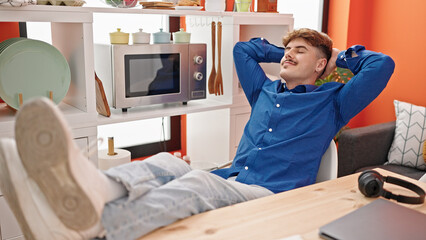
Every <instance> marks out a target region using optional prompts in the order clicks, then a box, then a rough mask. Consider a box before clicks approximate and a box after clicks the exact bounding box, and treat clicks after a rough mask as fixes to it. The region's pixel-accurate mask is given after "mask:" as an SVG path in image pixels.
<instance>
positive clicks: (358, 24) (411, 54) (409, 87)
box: [328, 0, 426, 127]
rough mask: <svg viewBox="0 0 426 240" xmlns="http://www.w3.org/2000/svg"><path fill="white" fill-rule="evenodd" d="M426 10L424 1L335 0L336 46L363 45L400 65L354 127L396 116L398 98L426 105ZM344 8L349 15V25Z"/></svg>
mask: <svg viewBox="0 0 426 240" xmlns="http://www.w3.org/2000/svg"><path fill="white" fill-rule="evenodd" d="M347 3H349V8H347V5H345V4H347ZM342 5H343V6H342ZM424 9H426V1H424V0H410V1H401V0H374V1H371V0H330V11H329V14H330V16H329V23H328V24H329V25H328V28H329V35H330V37H332V38H333V40H334V41H335V46H337V47H339V46H344V45H345V44H346V47H349V46H351V45H353V44H362V45H364V46H366V47H367V49H370V50H373V51H378V52H383V53H386V54H387V55H389V56H391V57H392V58H393V59H394V61H395V63H396V67H395V73H394V75H393V76H392V78H391V80H390V81H389V83H388V85H387V87H386V89H385V90H384V91H383V92H382V93H381V94H380V95H379V97H378V98H377V99H376V100H374V101H373V102H372V103H371V104H370V105H369V106H368V107H367V108H366V109H365V110H364V111H362V112H361V113H360V114H358V115H357V116H356V117H355V118H354V119H353V120H352V121H351V122H350V124H349V125H350V126H351V127H359V126H366V125H371V124H376V123H381V122H388V121H393V120H395V111H394V107H393V100H394V99H397V100H401V101H406V102H410V103H413V104H416V105H421V106H426V76H424V74H423V71H422V70H423V69H424V68H426V57H425V56H424V55H425V54H426V44H425V43H426V29H425V27H424V24H425V23H426V14H424ZM342 11H343V12H345V13H347V14H348V16H349V18H348V21H347V22H346V24H347V26H343V27H342V22H344V21H343V20H340V18H339V17H341V16H342V15H344V14H342V13H341V12H342ZM343 25H344V24H343ZM345 27H346V29H345ZM345 38H346V42H345Z"/></svg>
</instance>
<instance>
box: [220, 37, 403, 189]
mask: <svg viewBox="0 0 426 240" xmlns="http://www.w3.org/2000/svg"><path fill="white" fill-rule="evenodd" d="M352 51H355V52H356V54H357V55H358V57H351V53H352ZM283 56H284V49H283V48H280V47H277V46H274V45H272V44H269V42H268V41H267V40H265V39H260V38H257V39H251V40H250V41H249V42H239V43H237V44H236V45H235V47H234V61H235V67H236V70H237V74H238V77H239V80H240V82H241V85H242V87H243V90H244V93H245V95H246V97H247V99H248V101H249V103H250V105H251V108H252V111H251V116H250V119H249V121H248V123H247V125H246V126H245V129H244V133H243V136H242V138H241V141H240V144H239V146H238V150H237V154H236V156H235V158H234V162H233V164H232V166H231V167H230V168H227V169H220V170H216V171H213V173H215V174H217V175H219V176H221V177H223V178H228V177H231V176H237V178H236V181H239V182H242V183H246V184H256V185H260V186H263V187H265V188H267V189H269V190H271V191H272V192H275V193H278V192H282V191H286V190H290V189H294V188H298V187H302V186H306V185H309V184H312V183H314V182H315V179H316V176H317V172H318V169H319V165H320V161H321V157H322V155H323V154H324V153H325V151H326V150H327V148H328V145H329V143H330V141H331V139H332V138H333V137H334V136H335V135H336V133H337V132H338V131H339V130H340V128H342V127H343V126H344V125H346V124H347V123H348V121H349V120H350V119H351V118H352V117H354V116H355V115H356V114H358V113H359V112H360V111H361V110H362V109H364V108H365V107H366V106H367V105H368V104H369V103H370V102H371V101H373V100H374V99H375V98H376V97H377V96H378V95H379V94H380V92H381V91H382V90H383V89H384V88H385V86H386V84H387V82H388V81H389V78H390V77H391V75H392V73H393V70H394V67H395V64H394V62H393V60H392V59H391V58H390V57H389V56H386V55H384V54H382V53H376V52H372V51H368V50H365V48H364V47H363V46H359V45H356V46H353V47H351V48H349V49H348V50H346V51H342V52H340V53H339V55H338V59H337V61H336V65H337V66H338V67H342V68H349V69H350V70H351V71H352V72H353V73H354V75H355V76H354V77H353V78H352V79H351V80H350V81H349V82H348V83H347V84H342V83H337V82H330V83H325V84H323V85H321V86H320V87H317V86H313V85H299V86H297V87H296V88H294V89H291V90H289V89H287V88H286V87H285V84H284V83H282V82H281V81H279V80H276V81H273V80H271V79H268V77H267V76H266V75H265V73H264V71H263V70H262V68H261V67H260V65H259V63H261V62H280V60H281V58H282V57H283Z"/></svg>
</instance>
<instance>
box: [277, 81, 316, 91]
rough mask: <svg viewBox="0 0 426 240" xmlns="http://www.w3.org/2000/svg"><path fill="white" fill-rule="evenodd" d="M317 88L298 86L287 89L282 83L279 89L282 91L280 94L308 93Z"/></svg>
mask: <svg viewBox="0 0 426 240" xmlns="http://www.w3.org/2000/svg"><path fill="white" fill-rule="evenodd" d="M317 88H318V86H315V85H308V84H306V85H298V86H296V87H295V88H293V89H291V90H290V89H288V88H287V85H286V84H285V83H282V86H281V89H283V91H280V92H292V93H308V92H312V91H314V90H315V89H317Z"/></svg>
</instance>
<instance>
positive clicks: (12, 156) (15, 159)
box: [0, 138, 85, 240]
mask: <svg viewBox="0 0 426 240" xmlns="http://www.w3.org/2000/svg"><path fill="white" fill-rule="evenodd" d="M0 188H1V191H2V192H3V195H4V197H5V198H6V201H7V203H8V204H9V207H10V208H11V209H12V212H13V213H14V215H15V217H16V219H17V220H18V222H19V225H20V227H21V230H22V232H23V233H24V236H25V239H27V240H30V239H84V238H85V237H83V236H82V235H80V234H79V233H77V232H75V231H72V230H70V229H68V228H66V227H65V226H64V225H63V224H62V223H61V221H60V220H59V219H58V218H57V217H56V215H55V213H54V212H53V211H52V209H51V208H50V207H49V205H48V203H47V201H46V198H45V197H44V195H43V193H41V191H40V189H39V188H38V186H37V184H35V182H34V181H33V180H32V179H30V178H29V177H28V175H27V172H26V171H25V169H24V167H23V166H22V162H21V160H20V159H19V156H18V152H17V151H16V144H15V141H14V140H13V139H6V138H5V139H0Z"/></svg>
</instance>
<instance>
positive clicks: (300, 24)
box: [278, 0, 324, 31]
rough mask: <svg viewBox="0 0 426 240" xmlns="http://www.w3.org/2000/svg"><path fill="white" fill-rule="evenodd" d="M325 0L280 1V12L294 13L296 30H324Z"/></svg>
mask: <svg viewBox="0 0 426 240" xmlns="http://www.w3.org/2000/svg"><path fill="white" fill-rule="evenodd" d="M323 4H324V0H278V12H280V13H292V14H293V17H294V29H298V28H311V29H315V30H317V31H320V30H321V28H322V8H323Z"/></svg>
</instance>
